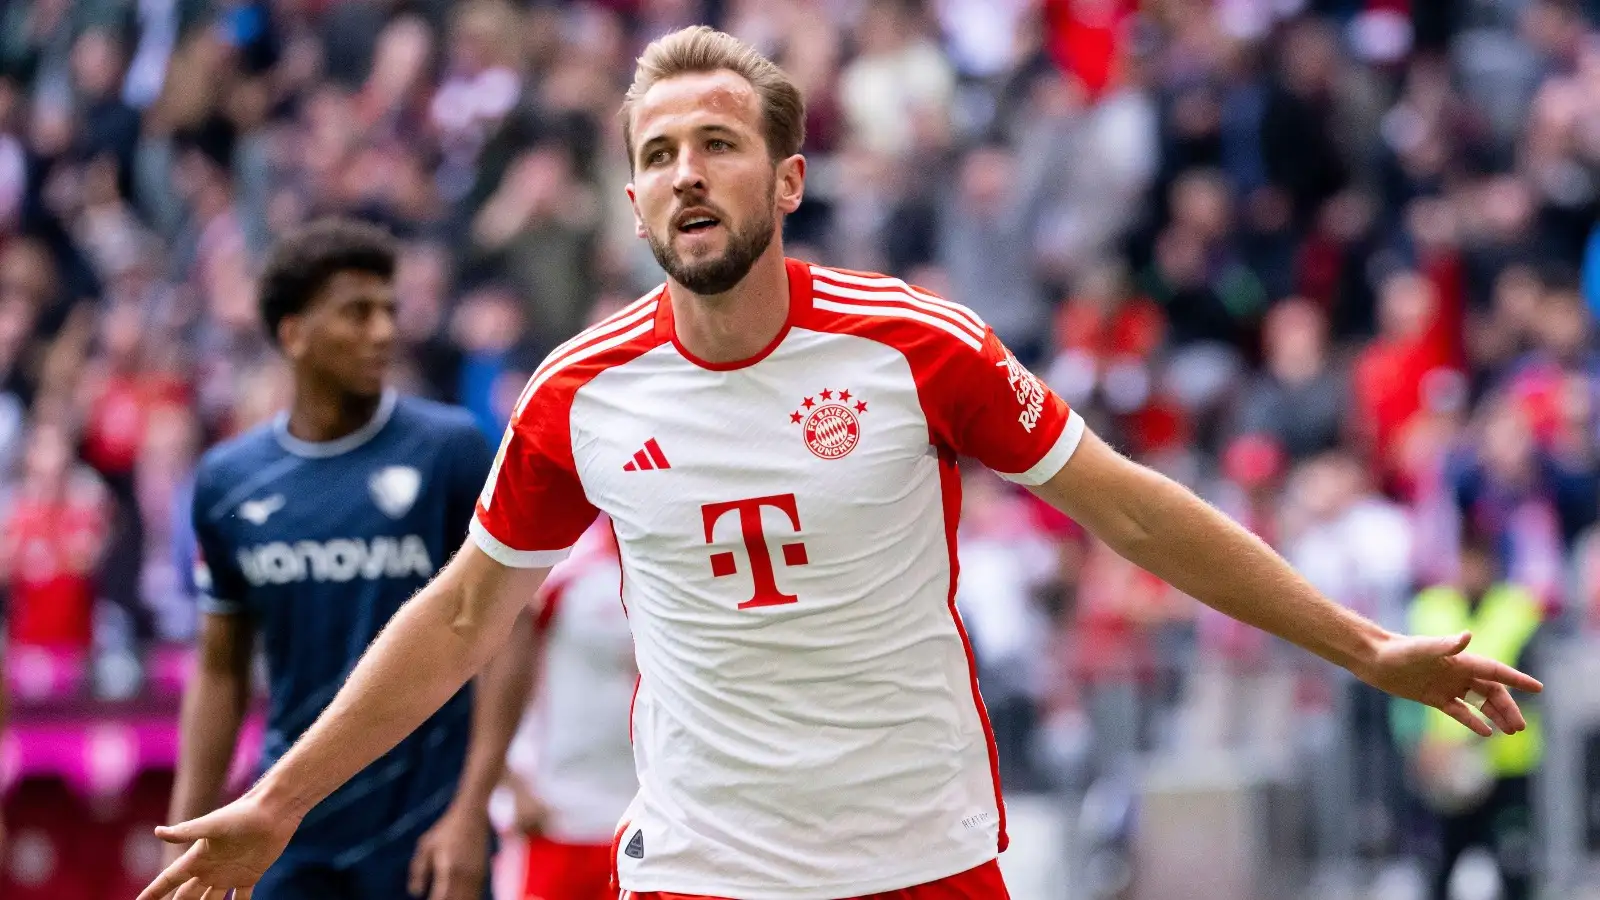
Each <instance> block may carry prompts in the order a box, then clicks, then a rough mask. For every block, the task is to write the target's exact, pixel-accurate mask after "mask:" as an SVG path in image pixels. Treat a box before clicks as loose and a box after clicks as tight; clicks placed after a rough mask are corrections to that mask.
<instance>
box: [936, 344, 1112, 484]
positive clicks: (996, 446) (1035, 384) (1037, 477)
mask: <svg viewBox="0 0 1600 900" xmlns="http://www.w3.org/2000/svg"><path fill="white" fill-rule="evenodd" d="M940 344H941V352H940V353H939V354H938V356H937V358H936V359H934V360H933V361H932V365H931V366H930V369H929V371H928V372H927V374H926V376H925V377H926V382H925V385H924V398H923V404H924V406H925V408H926V414H927V416H928V424H929V427H930V428H931V429H932V430H933V437H934V439H935V440H936V441H938V442H939V443H941V444H943V445H945V446H947V447H949V448H950V449H951V450H954V451H955V452H956V453H959V454H961V455H962V456H970V457H972V458H974V459H976V460H978V461H979V462H981V463H983V464H984V465H986V466H988V467H989V468H991V469H993V470H994V471H995V472H997V473H999V474H1000V475H1001V476H1002V477H1004V478H1006V479H1008V480H1011V481H1015V482H1017V483H1019V484H1028V485H1033V484H1043V483H1044V482H1046V481H1049V480H1050V478H1051V476H1053V475H1055V474H1056V473H1057V472H1059V471H1061V467H1062V466H1064V465H1066V462H1067V459H1068V458H1070V457H1071V456H1072V451H1074V450H1076V449H1077V447H1078V441H1079V440H1081V439H1082V438H1083V428H1084V424H1083V419H1082V417H1080V416H1079V415H1078V414H1077V413H1075V412H1073V411H1072V410H1071V409H1069V408H1067V404H1066V402H1065V401H1063V400H1062V399H1061V398H1060V397H1059V396H1057V395H1056V393H1055V391H1052V390H1050V388H1049V387H1047V386H1046V385H1045V384H1044V382H1042V381H1040V380H1039V378H1038V377H1037V376H1035V375H1034V374H1033V373H1032V372H1029V371H1028V370H1027V369H1026V368H1024V367H1023V365H1022V363H1020V362H1018V361H1017V358H1016V357H1015V356H1012V355H1011V351H1010V350H1008V349H1006V347H1005V345H1004V344H1002V343H1000V339H999V338H997V337H995V336H994V332H993V331H991V330H989V329H987V328H986V329H984V339H983V342H982V343H981V344H978V343H977V342H976V341H972V342H965V341H941V342H940ZM974 348H976V349H974Z"/></svg>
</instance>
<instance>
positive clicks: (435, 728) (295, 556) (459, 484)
mask: <svg viewBox="0 0 1600 900" xmlns="http://www.w3.org/2000/svg"><path fill="white" fill-rule="evenodd" d="M286 422H287V419H286V417H282V416H280V417H279V419H278V421H277V422H275V423H273V424H272V425H269V426H264V427H262V428H258V429H256V430H254V431H251V432H249V433H247V434H244V435H241V436H240V437H238V438H236V439H234V440H231V441H228V442H227V443H225V444H222V445H221V446H218V447H217V448H215V449H213V450H212V451H211V452H209V453H208V454H206V457H205V459H204V460H202V461H201V463H200V468H199V472H198V473H197V475H196V477H195V490H194V524H195V536H196V540H197V543H198V544H199V551H200V558H201V560H202V563H201V565H199V566H197V567H196V579H197V584H198V587H199V588H200V590H201V593H202V599H201V602H202V604H203V605H202V608H203V609H204V610H205V611H206V612H210V613H219V614H225V615H243V616H249V617H250V618H251V620H252V621H253V624H254V625H255V627H256V631H257V633H258V634H259V635H260V637H261V642H262V647H263V650H264V652H265V656H266V662H267V671H268V677H269V688H268V693H269V698H268V699H269V711H268V717H267V733H266V745H265V749H264V752H263V759H262V767H263V769H265V768H266V767H267V766H270V765H271V764H272V763H273V762H274V761H276V760H277V758H278V757H279V756H281V755H282V754H283V752H284V751H285V750H287V749H288V748H289V746H290V745H291V744H293V743H294V741H295V740H297V739H298V738H299V737H300V735H301V734H302V733H303V732H304V731H305V730H306V728H307V727H308V726H310V725H311V723H312V722H313V721H314V720H315V719H316V717H317V716H318V714H320V713H321V712H322V710H323V709H324V708H325V707H326V706H327V705H328V702H329V701H330V700H332V699H333V696H334V694H335V693H336V692H337V691H338V690H339V687H340V686H341V685H342V684H343V683H344V680H345V678H346V676H348V675H349V674H350V671H351V669H353V668H354V667H355V664H356V662H357V661H358V660H359V659H360V658H361V654H362V652H363V651H365V650H366V648H367V645H369V644H371V643H372V640H373V638H375V637H376V636H377V634H378V632H379V630H381V629H382V628H383V626H384V624H385V623H387V622H388V621H389V618H390V617H391V616H393V615H394V614H395V612H396V611H397V610H399V608H400V606H401V604H403V603H405V602H406V600H407V599H409V598H410V597H411V596H412V595H413V594H415V593H416V592H417V590H418V589H419V588H421V587H422V586H423V585H424V584H426V583H427V581H428V580H429V578H431V577H432V576H433V574H434V572H435V571H437V570H438V569H439V568H440V567H442V566H443V565H444V563H445V561H446V560H447V559H448V558H449V556H450V554H452V553H454V552H455V551H456V549H457V548H458V547H459V546H460V545H461V542H462V541H463V540H464V539H465V537H466V534H467V525H468V522H469V521H470V520H471V517H472V512H473V505H474V503H475V502H476V500H477V496H478V492H479V491H480V490H481V489H482V487H483V483H484V479H485V477H486V476H487V474H488V470H489V465H490V462H491V451H490V448H489V446H488V445H487V443H486V442H485V441H484V439H483V437H482V434H481V432H479V431H478V428H477V426H476V424H475V423H474V422H473V419H472V417H471V415H470V414H468V413H467V412H466V411H465V410H461V409H458V408H455V407H449V406H443V405H440V404H437V403H431V402H428V401H425V400H418V399H414V398H409V397H408V398H397V397H396V396H395V394H393V393H389V394H386V395H385V396H384V400H383V403H382V405H381V406H380V407H379V410H378V413H377V415H376V416H374V418H373V421H372V422H371V423H370V424H368V425H367V426H365V427H363V428H362V429H360V430H359V431H357V432H355V433H353V434H350V435H348V436H346V437H344V438H341V439H339V440H337V441H329V442H325V443H307V442H305V441H300V440H296V439H295V438H293V437H291V436H290V435H289V433H288V429H287V425H286ZM469 693H470V692H469V691H468V690H463V691H462V692H461V693H459V694H457V695H456V696H455V697H454V698H452V699H451V700H450V701H449V702H448V703H446V704H445V705H444V708H442V709H441V710H439V712H438V713H437V714H435V715H434V716H433V718H431V719H429V720H428V721H427V723H426V724H424V725H423V726H422V727H421V728H419V729H417V730H416V731H415V732H414V733H413V734H411V735H410V736H409V737H407V738H406V739H405V740H404V741H402V742H401V743H400V745H399V746H398V747H396V748H395V749H394V750H392V751H390V752H389V753H388V754H387V755H386V756H384V757H383V758H382V759H380V760H378V761H377V762H375V763H373V764H372V765H371V766H369V767H368V768H367V769H365V770H364V771H362V772H361V773H360V774H358V775H357V776H356V777H355V778H353V779H351V780H350V782H349V783H348V784H346V785H345V786H344V787H342V788H340V789H339V790H338V791H337V792H335V793H334V794H333V795H332V796H331V797H329V798H328V799H327V800H325V801H323V802H322V804H320V805H319V806H317V808H316V809H314V810H312V811H311V813H310V814H309V815H308V816H306V819H305V821H304V822H303V823H302V824H301V827H300V830H299V832H298V833H297V834H296V835H295V838H294V841H293V842H292V843H291V844H290V845H289V851H288V852H289V853H291V854H295V855H300V856H304V857H316V858H322V859H325V860H327V861H328V862H331V863H333V864H336V865H346V864H353V863H356V862H359V861H360V860H361V859H362V858H364V857H366V856H368V855H370V854H371V853H373V852H375V851H378V850H381V849H384V848H386V847H389V846H391V845H396V844H402V843H404V844H405V845H406V846H407V851H406V852H409V843H410V842H411V841H414V840H415V838H416V837H417V836H418V835H419V834H420V833H421V832H422V831H423V830H425V829H426V828H427V827H428V826H429V825H431V824H432V822H433V821H434V820H436V819H437V818H438V816H439V814H440V813H442V812H443V811H444V808H445V807H446V806H447V805H448V804H449V802H450V799H451V797H452V796H453V795H454V792H455V788H456V782H457V779H458V778H459V777H460V774H461V769H462V766H463V764H464V763H465V760H466V750H467V739H468V731H469V724H470V721H471V698H470V696H469Z"/></svg>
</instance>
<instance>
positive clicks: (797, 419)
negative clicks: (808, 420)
mask: <svg viewBox="0 0 1600 900" xmlns="http://www.w3.org/2000/svg"><path fill="white" fill-rule="evenodd" d="M804 418H805V416H802V415H800V414H799V413H798V412H792V413H789V421H791V422H793V423H794V424H796V425H799V424H800V420H801V419H804Z"/></svg>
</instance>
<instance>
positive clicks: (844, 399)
mask: <svg viewBox="0 0 1600 900" xmlns="http://www.w3.org/2000/svg"><path fill="white" fill-rule="evenodd" d="M839 402H840V403H849V402H850V392H849V391H840V392H839Z"/></svg>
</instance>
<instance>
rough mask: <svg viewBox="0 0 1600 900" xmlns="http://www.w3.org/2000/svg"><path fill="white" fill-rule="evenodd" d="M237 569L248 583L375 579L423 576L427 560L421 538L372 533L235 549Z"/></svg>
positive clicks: (428, 570)
mask: <svg viewBox="0 0 1600 900" xmlns="http://www.w3.org/2000/svg"><path fill="white" fill-rule="evenodd" d="M239 568H240V569H242V570H243V571H244V577H245V579H246V580H247V581H249V582H250V583H251V584H252V585H254V586H256V587H261V586H262V585H267V584H290V583H293V582H298V581H306V580H308V579H309V580H311V581H333V582H344V581H354V580H355V579H357V578H361V579H365V580H367V581H376V580H377V579H379V578H407V577H410V576H413V575H414V576H417V577H419V578H427V577H429V576H431V575H432V574H433V560H432V559H431V558H430V557H429V556H428V545H427V544H425V543H423V541H422V538H421V537H419V536H417V535H414V534H408V535H406V536H405V537H403V538H394V537H388V536H384V537H376V538H373V539H372V542H371V543H370V544H369V543H368V542H367V541H365V540H362V539H361V538H335V539H334V540H331V541H295V542H294V543H292V544H290V543H287V542H284V541H273V542H272V543H270V544H261V545H259V546H255V547H246V548H244V549H242V550H240V551H239Z"/></svg>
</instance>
